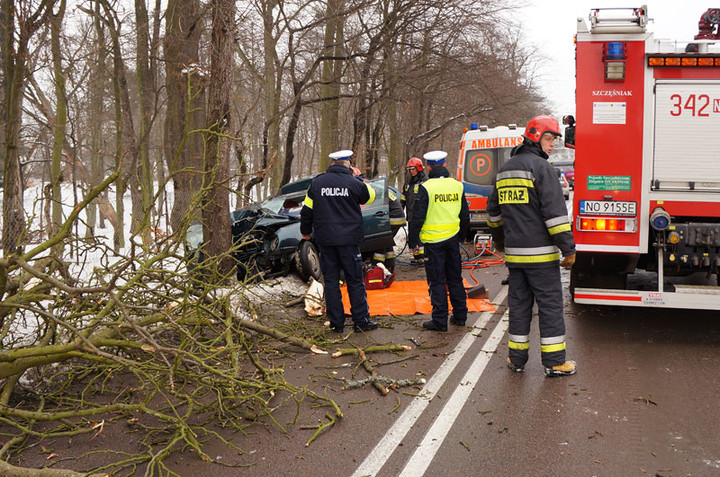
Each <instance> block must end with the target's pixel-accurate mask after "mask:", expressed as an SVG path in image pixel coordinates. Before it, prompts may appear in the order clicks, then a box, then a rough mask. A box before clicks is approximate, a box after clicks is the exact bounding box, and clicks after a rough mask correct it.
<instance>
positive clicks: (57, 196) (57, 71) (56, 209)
mask: <svg viewBox="0 0 720 477" xmlns="http://www.w3.org/2000/svg"><path fill="white" fill-rule="evenodd" d="M64 16H65V0H60V6H59V8H58V12H57V13H56V14H51V15H50V45H51V48H50V49H51V51H52V62H53V74H54V76H55V101H56V104H57V106H56V110H55V131H54V132H53V149H52V160H51V165H50V184H51V187H52V233H53V235H55V234H57V233H58V232H59V231H60V227H61V226H62V222H63V211H62V190H61V183H62V180H63V178H62V153H63V143H64V142H65V132H66V126H67V99H66V97H65V73H64V72H63V69H62V53H61V51H60V32H61V30H62V22H63V17H64ZM62 251H63V242H62V241H60V242H58V244H57V245H56V246H55V247H54V248H53V252H54V253H55V256H56V257H61V256H62Z"/></svg>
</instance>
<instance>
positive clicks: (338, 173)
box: [300, 164, 375, 245]
mask: <svg viewBox="0 0 720 477" xmlns="http://www.w3.org/2000/svg"><path fill="white" fill-rule="evenodd" d="M374 200H375V189H373V188H372V186H371V185H370V184H367V183H365V182H363V181H361V180H358V179H357V178H355V177H353V175H352V173H351V171H350V169H348V168H347V167H346V166H344V165H341V164H333V165H331V166H330V167H328V169H327V172H325V173H323V174H320V175H318V176H317V177H315V178H314V179H313V181H312V183H311V185H310V188H309V189H308V191H307V195H306V196H305V201H304V202H303V208H302V209H301V210H300V233H302V234H303V235H310V233H312V232H314V237H315V241H316V242H317V243H318V244H319V245H357V244H359V243H360V242H362V239H363V218H362V211H361V210H360V204H370V203H372V202H373V201H374Z"/></svg>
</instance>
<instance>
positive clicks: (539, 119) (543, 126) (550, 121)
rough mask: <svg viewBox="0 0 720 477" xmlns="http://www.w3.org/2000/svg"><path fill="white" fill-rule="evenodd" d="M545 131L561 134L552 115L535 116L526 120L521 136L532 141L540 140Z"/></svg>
mask: <svg viewBox="0 0 720 477" xmlns="http://www.w3.org/2000/svg"><path fill="white" fill-rule="evenodd" d="M545 133H551V134H554V135H555V136H562V134H561V133H560V125H559V124H558V122H557V119H555V118H553V117H552V116H535V117H534V118H532V119H531V120H530V121H528V123H527V126H525V132H524V133H523V136H524V137H526V138H528V139H530V140H531V141H532V142H540V138H542V136H543V134H545Z"/></svg>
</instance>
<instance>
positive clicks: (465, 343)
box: [353, 286, 508, 477]
mask: <svg viewBox="0 0 720 477" xmlns="http://www.w3.org/2000/svg"><path fill="white" fill-rule="evenodd" d="M507 292H508V287H507V286H503V287H502V288H501V289H500V292H498V294H497V295H496V296H495V298H493V300H492V302H493V303H502V302H503V300H505V297H506V296H507ZM493 314H495V312H493V311H486V312H483V313H482V314H481V315H480V316H479V317H478V318H477V320H475V323H473V324H472V326H473V327H475V328H480V329H482V328H484V327H485V325H487V323H488V321H490V318H491V317H492V316H493ZM501 321H502V320H501ZM475 339H476V337H475V336H473V334H472V333H465V336H463V338H462V339H461V340H460V342H459V343H458V344H457V346H456V347H455V350H454V351H453V352H452V353H451V354H450V356H448V358H447V359H446V360H445V361H444V362H443V364H442V365H440V367H439V368H438V370H437V372H435V374H434V375H433V377H432V378H430V380H429V381H428V382H427V384H426V385H425V387H424V388H423V390H422V391H421V396H418V397H416V398H415V399H413V401H412V402H411V403H410V404H409V405H408V407H407V409H405V411H404V412H403V413H402V415H401V416H400V417H399V418H398V420H397V421H395V424H393V426H392V427H391V428H390V429H388V431H387V433H386V434H385V436H384V437H383V438H382V439H381V440H380V442H378V443H377V445H376V446H375V448H374V449H373V450H372V451H371V452H370V454H368V456H367V457H366V458H365V460H364V461H363V462H362V463H361V464H360V466H359V467H358V468H357V470H355V473H353V477H361V476H364V475H375V474H377V473H378V472H379V471H380V469H382V467H383V466H384V465H385V463H386V462H387V461H388V459H389V458H390V456H391V455H392V454H393V452H395V449H397V447H398V445H399V444H400V442H401V441H402V440H403V438H404V437H405V435H406V434H407V433H408V431H409V430H410V429H411V428H412V426H413V425H414V424H415V421H417V420H418V418H419V417H420V416H421V415H422V413H423V411H424V410H425V408H426V407H427V406H428V404H430V401H431V400H432V398H434V397H435V395H436V394H437V392H438V391H439V390H440V388H442V386H443V384H444V383H445V381H446V380H447V378H448V376H450V374H451V373H452V372H453V370H454V369H455V367H456V366H457V365H458V363H459V362H460V360H461V359H462V358H463V356H465V353H467V351H468V349H469V348H470V345H472V344H473V342H474V341H475ZM481 354H484V353H481Z"/></svg>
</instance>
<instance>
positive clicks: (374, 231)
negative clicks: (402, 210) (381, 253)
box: [360, 177, 393, 252]
mask: <svg viewBox="0 0 720 477" xmlns="http://www.w3.org/2000/svg"><path fill="white" fill-rule="evenodd" d="M366 183H367V184H368V185H369V186H370V187H372V188H373V189H374V190H375V200H374V201H373V202H372V203H370V204H366V205H363V206H361V208H362V215H363V235H364V236H363V241H362V243H361V244H360V250H361V251H363V252H366V251H370V250H378V249H382V248H386V247H389V246H392V244H393V237H392V232H391V230H390V208H389V204H390V199H389V197H388V180H387V178H386V177H378V178H376V179H370V180H368V181H367V182H366Z"/></svg>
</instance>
